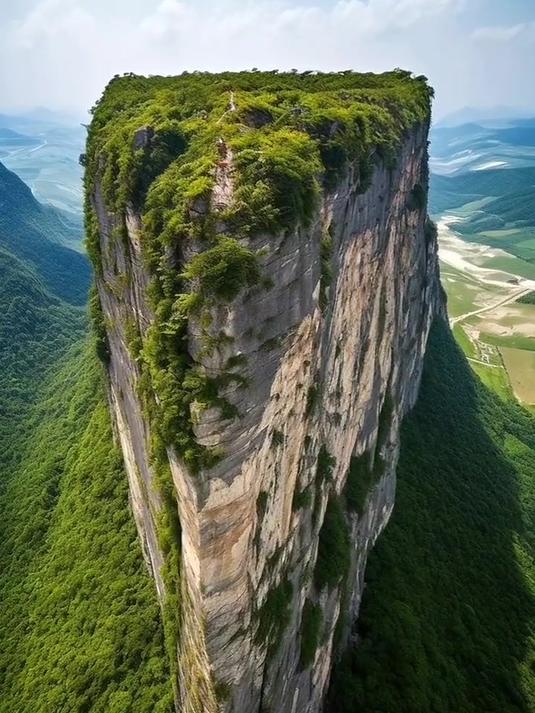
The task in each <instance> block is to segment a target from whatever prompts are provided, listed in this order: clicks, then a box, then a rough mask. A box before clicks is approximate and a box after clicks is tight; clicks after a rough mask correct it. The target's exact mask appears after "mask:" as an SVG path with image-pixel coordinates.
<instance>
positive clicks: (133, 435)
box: [86, 70, 442, 713]
mask: <svg viewBox="0 0 535 713" xmlns="http://www.w3.org/2000/svg"><path fill="white" fill-rule="evenodd" d="M430 96H431V90H430V89H429V88H428V86H427V84H426V81H425V78H423V77H419V78H412V77H411V76H410V75H409V74H408V73H405V72H402V71H399V70H398V71H396V72H392V73H388V74H385V75H378V76H377V75H360V74H355V73H351V72H345V73H340V74H310V73H309V74H304V75H297V74H278V73H275V72H273V73H260V72H249V73H239V74H232V73H226V74H220V75H209V74H185V75H183V76H181V77H177V78H158V77H155V78H151V79H145V78H143V77H136V76H127V77H122V78H116V79H114V80H113V81H112V82H111V83H110V85H109V86H108V88H107V89H106V92H105V94H104V96H103V98H102V100H101V101H100V102H99V104H98V105H97V106H96V107H95V109H94V118H93V122H92V125H91V129H90V134H89V140H88V153H87V157H86V163H87V172H86V220H87V230H88V248H89V250H90V253H91V255H92V258H93V261H94V264H95V268H96V283H97V288H98V297H97V298H95V299H94V301H93V316H94V320H95V325H96V329H97V333H98V335H99V351H100V354H101V356H102V358H103V359H104V360H105V361H106V363H107V365H108V371H109V384H110V403H111V406H112V411H113V415H114V418H115V423H116V428H117V432H118V435H119V438H120V443H121V446H122V449H123V453H124V458H125V463H126V467H127V472H128V477H129V481H130V492H131V503H132V508H133V511H134V515H135V519H136V523H137V526H138V530H139V533H140V537H141V540H142V543H143V547H144V552H145V556H146V560H147V563H148V565H149V566H150V568H151V571H152V573H153V575H154V579H155V581H156V586H157V590H158V595H159V598H160V601H161V605H162V615H163V618H164V626H165V632H166V640H167V646H168V652H169V656H170V660H171V665H172V668H173V672H174V674H173V675H174V685H175V696H176V704H177V709H179V710H182V711H186V712H188V713H190V712H191V713H202V712H210V711H214V712H215V711H227V712H229V713H230V712H231V711H232V712H234V713H253V711H288V712H289V713H305V711H312V712H313V711H319V710H321V708H322V703H323V700H324V695H325V692H326V688H327V685H328V681H329V675H330V671H331V667H332V664H333V661H334V660H335V659H336V656H337V654H338V653H339V652H340V651H341V650H342V649H343V647H344V646H345V644H346V643H347V641H348V640H349V638H350V636H351V630H352V625H353V624H354V622H355V619H356V617H357V614H358V609H359V604H360V599H361V594H362V590H363V587H364V570H365V564H366V558H367V554H368V552H369V549H370V547H371V546H372V545H373V543H374V541H375V539H376V538H377V536H378V535H379V533H380V531H381V529H382V528H383V527H384V525H385V524H386V522H387V520H388V518H389V515H390V513H391V510H392V506H393V502H394V491H395V467H396V462H397V457H398V446H399V426H400V421H401V419H402V417H403V415H404V414H405V413H406V412H407V410H408V409H409V408H410V407H411V406H412V405H413V404H414V402H415V399H416V395H417V390H418V386H419V381H420V374H421V368H422V358H423V353H424V350H425V344H426V340H427V335H428V331H429V327H430V324H431V321H432V319H433V317H434V315H435V314H436V313H437V312H438V311H439V310H440V309H441V304H442V301H441V300H442V298H441V293H440V287H439V282H438V264H437V245H436V234H435V232H434V229H433V226H432V225H431V224H430V223H429V221H428V219H427V214H426V208H427V180H428V177H427V131H428V125H429V114H430V112H429V103H430Z"/></svg>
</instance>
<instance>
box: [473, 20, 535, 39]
mask: <svg viewBox="0 0 535 713" xmlns="http://www.w3.org/2000/svg"><path fill="white" fill-rule="evenodd" d="M472 37H473V39H474V40H479V41H483V42H504V43H505V42H510V41H511V40H515V39H517V38H519V37H531V38H535V22H523V23H519V24H517V25H509V26H501V25H495V26H493V27H480V28H478V29H477V30H474V32H473V33H472Z"/></svg>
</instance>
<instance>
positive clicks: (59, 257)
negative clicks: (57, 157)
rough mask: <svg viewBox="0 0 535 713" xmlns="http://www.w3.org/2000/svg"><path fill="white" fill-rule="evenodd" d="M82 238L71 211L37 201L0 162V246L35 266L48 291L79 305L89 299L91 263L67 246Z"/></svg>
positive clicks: (29, 266) (32, 266)
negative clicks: (69, 213) (60, 209)
mask: <svg viewBox="0 0 535 713" xmlns="http://www.w3.org/2000/svg"><path fill="white" fill-rule="evenodd" d="M80 240H81V234H80V227H79V225H77V224H76V222H73V220H72V219H71V218H69V216H68V214H66V213H62V212H60V211H58V210H56V209H54V208H52V207H51V206H47V205H43V204H41V203H39V202H38V201H36V200H35V198H34V197H33V195H32V192H31V191H30V189H29V188H28V186H27V185H26V184H25V183H23V181H21V180H20V178H18V176H16V175H15V174H14V173H12V172H11V171H8V170H7V168H6V167H5V166H4V165H3V164H2V163H0V247H2V248H4V249H5V250H8V251H9V252H11V253H12V254H13V255H14V256H15V257H18V258H19V259H21V260H22V261H23V262H24V263H25V267H27V268H32V269H33V270H34V271H35V273H36V274H37V275H38V276H39V277H40V279H41V281H42V284H43V286H44V287H45V288H46V290H48V291H49V292H51V293H52V294H55V295H57V296H59V297H61V299H63V300H65V301H66V302H69V303H71V304H76V305H82V304H84V302H85V300H86V296H87V290H88V287H89V281H90V270H89V263H88V260H87V258H86V257H85V255H82V254H81V253H79V252H77V251H76V250H73V249H71V248H69V247H67V245H68V244H73V243H74V244H76V243H80Z"/></svg>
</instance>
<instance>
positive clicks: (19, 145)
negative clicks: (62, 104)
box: [0, 109, 85, 216]
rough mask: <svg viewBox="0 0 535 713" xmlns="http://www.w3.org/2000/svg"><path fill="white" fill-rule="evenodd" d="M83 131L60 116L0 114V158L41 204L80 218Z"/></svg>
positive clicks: (47, 113) (45, 113)
mask: <svg viewBox="0 0 535 713" xmlns="http://www.w3.org/2000/svg"><path fill="white" fill-rule="evenodd" d="M84 143H85V128H84V127H83V126H82V125H81V124H78V123H76V121H75V120H74V119H69V118H68V117H64V116H63V115H57V114H55V113H54V112H50V111H46V110H44V109H43V110H35V111H34V112H31V113H29V114H26V115H24V116H10V115H7V114H0V158H1V160H2V162H3V163H4V164H5V166H7V168H9V169H10V170H12V171H14V172H15V173H16V174H17V175H18V176H19V177H20V178H22V180H23V181H25V183H27V184H28V185H29V186H30V188H31V189H32V191H33V193H34V195H35V196H36V197H37V198H38V199H39V200H40V201H42V202H45V203H50V204H52V205H54V206H55V207H57V208H61V209H62V210H65V211H68V212H70V213H73V214H75V215H77V216H81V212H82V168H81V166H80V165H79V163H78V159H79V156H80V153H82V152H83V147H84Z"/></svg>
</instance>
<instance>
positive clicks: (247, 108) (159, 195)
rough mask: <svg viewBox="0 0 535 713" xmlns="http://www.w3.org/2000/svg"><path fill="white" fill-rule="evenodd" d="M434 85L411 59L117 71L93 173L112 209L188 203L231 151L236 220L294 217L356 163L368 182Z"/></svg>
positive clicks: (92, 158)
mask: <svg viewBox="0 0 535 713" xmlns="http://www.w3.org/2000/svg"><path fill="white" fill-rule="evenodd" d="M431 96H432V90H431V89H430V88H429V86H428V84H427V80H426V78H425V77H412V76H411V74H410V73H409V72H405V71H402V70H395V71H393V72H388V73H385V74H358V73H355V72H340V73H326V74H323V73H311V72H310V73H309V72H305V73H302V74H298V73H291V72H290V73H279V72H255V71H251V72H238V73H232V72H225V73H222V74H209V73H185V74H182V75H180V76H178V77H149V78H147V77H139V76H136V75H125V76H123V77H115V78H114V79H112V81H111V82H110V83H109V85H108V86H107V88H106V90H105V92H104V94H103V96H102V99H101V100H100V101H99V102H98V103H97V105H96V106H95V107H94V109H93V121H92V124H91V128H90V132H89V138H88V153H87V166H88V171H87V174H88V184H89V187H91V184H92V179H93V178H94V176H95V175H97V174H99V175H100V177H101V183H102V186H103V189H104V193H105V198H106V201H107V204H108V206H109V208H110V209H111V210H119V211H120V210H121V209H124V206H125V205H126V203H127V202H130V203H131V204H133V205H134V206H136V207H138V208H139V209H140V211H141V212H143V211H145V210H147V209H148V210H150V209H151V208H155V207H157V204H161V201H162V200H164V202H165V204H166V205H167V207H168V208H169V209H171V208H179V209H180V210H184V209H185V208H186V205H187V204H191V202H192V201H195V200H196V199H197V198H201V197H203V196H206V195H207V194H209V193H210V192H211V190H212V189H213V185H214V176H215V172H216V168H217V166H220V165H221V164H222V163H224V162H225V160H226V161H228V162H230V161H231V162H232V170H233V181H232V189H233V210H234V218H235V219H236V220H235V224H236V226H239V225H241V226H242V227H244V228H245V232H249V231H251V230H259V229H269V230H274V229H278V228H288V227H291V226H292V224H295V223H296V222H297V221H299V220H301V221H302V222H303V221H306V219H307V217H309V216H310V214H311V211H312V209H313V205H314V199H315V196H316V194H317V192H318V187H320V186H324V187H326V188H328V189H329V188H333V187H335V186H336V184H337V182H338V181H339V179H340V178H341V176H342V175H343V174H344V173H345V171H346V170H347V168H348V166H349V165H350V164H352V165H353V166H355V165H357V166H360V171H361V173H362V177H363V178H362V183H363V185H364V184H365V182H366V178H367V176H368V174H369V173H370V165H369V164H370V161H371V156H372V154H375V156H377V154H379V156H380V157H381V158H383V159H384V160H392V159H393V157H395V153H396V149H397V147H398V146H399V143H400V141H401V139H402V137H403V135H404V134H405V133H406V131H407V130H408V129H410V128H411V127H413V126H414V125H416V124H420V123H422V122H426V121H428V120H429V116H430V100H431ZM374 160H376V158H375V159H374ZM103 167H104V168H103ZM177 188H178V189H179V190H178V191H177ZM170 192H171V193H172V194H173V195H170ZM245 214H247V215H245ZM186 228H187V226H186Z"/></svg>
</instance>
